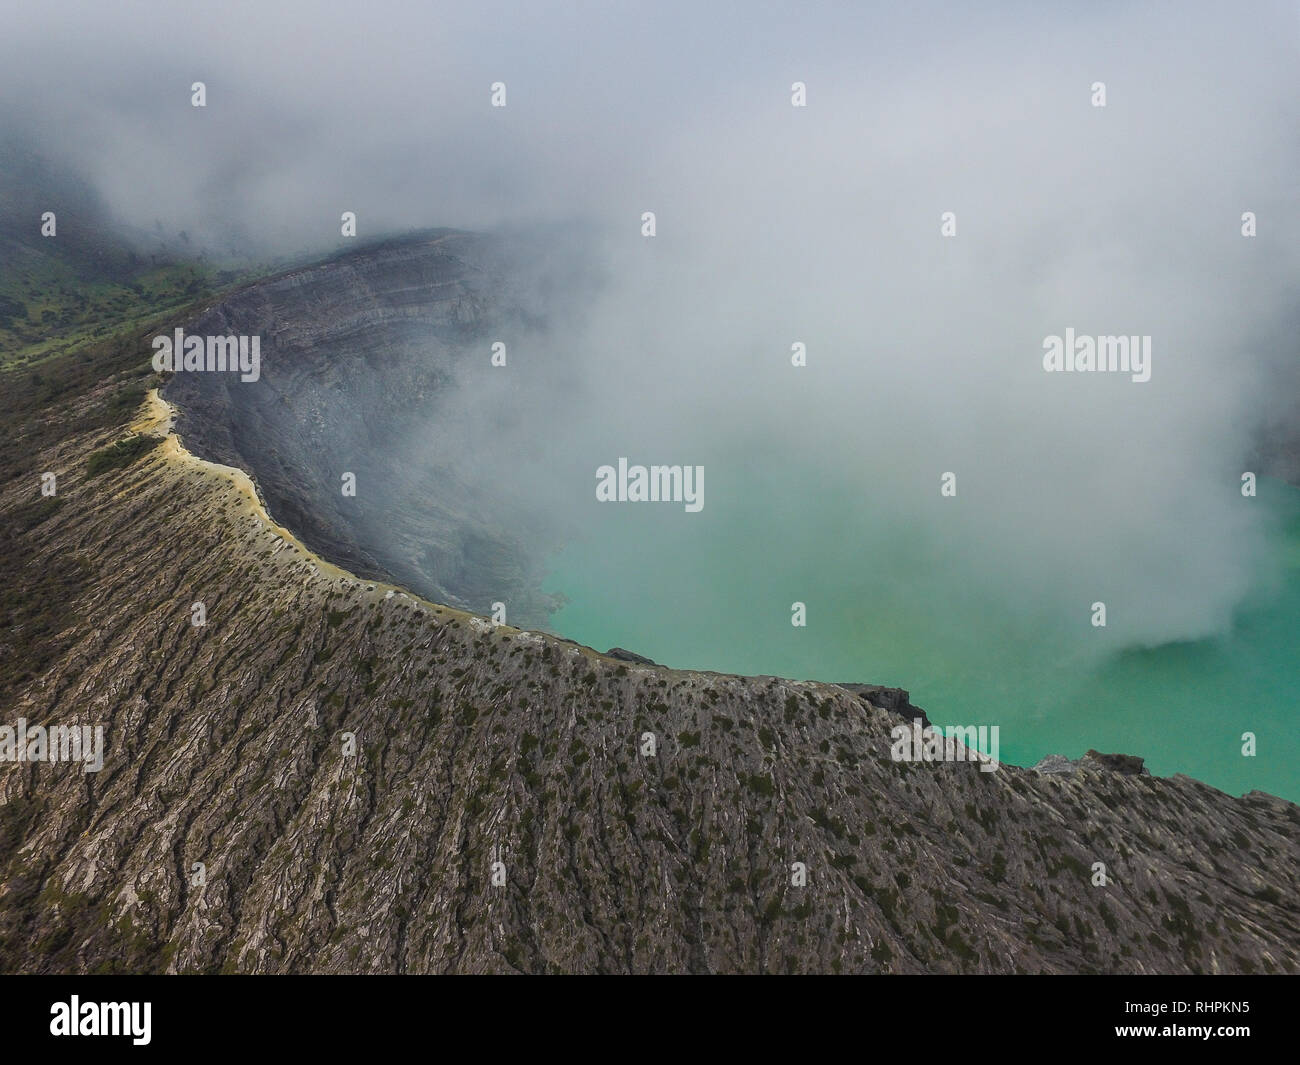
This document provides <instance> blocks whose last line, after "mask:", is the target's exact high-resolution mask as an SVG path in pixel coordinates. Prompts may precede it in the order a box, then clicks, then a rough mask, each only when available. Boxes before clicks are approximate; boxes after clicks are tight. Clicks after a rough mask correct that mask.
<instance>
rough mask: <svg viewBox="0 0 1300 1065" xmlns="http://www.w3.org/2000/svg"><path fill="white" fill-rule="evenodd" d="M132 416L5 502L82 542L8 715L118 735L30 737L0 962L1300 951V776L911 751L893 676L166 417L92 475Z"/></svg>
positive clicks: (1, 855)
mask: <svg viewBox="0 0 1300 1065" xmlns="http://www.w3.org/2000/svg"><path fill="white" fill-rule="evenodd" d="M116 435H117V432H115V431H100V432H99V433H98V434H82V435H79V436H75V437H72V438H70V439H67V440H64V441H62V442H61V443H60V444H59V445H58V447H57V448H54V449H53V450H48V451H47V450H43V451H42V452H41V453H39V454H38V455H36V456H35V461H37V462H38V463H40V464H41V465H40V466H39V467H38V468H49V469H57V470H59V471H61V475H60V484H61V486H62V487H61V489H60V497H61V499H62V500H63V502H62V504H61V505H60V506H59V507H58V508H57V509H53V510H50V511H48V512H45V511H42V512H41V513H39V514H33V515H28V516H27V517H26V518H25V519H24V521H23V522H20V523H19V522H14V521H12V520H11V519H13V516H14V515H16V514H27V510H29V509H30V484H27V483H23V484H19V483H18V482H17V481H15V482H13V483H10V484H8V485H7V486H6V487H5V488H4V490H3V494H2V495H0V515H3V517H4V519H5V521H6V528H11V529H12V533H11V535H12V537H13V545H14V546H15V547H16V548H18V549H21V550H22V551H23V552H24V558H25V559H27V562H26V565H27V566H29V567H30V569H31V572H46V571H48V570H51V569H52V568H54V567H56V566H58V565H59V563H60V560H61V559H66V558H68V557H69V556H72V555H75V556H77V557H78V558H80V559H81V560H82V561H81V562H80V564H79V565H80V568H79V569H78V571H77V573H76V574H75V575H74V577H69V583H68V585H67V591H66V592H65V594H66V596H67V612H66V614H65V615H63V617H64V621H63V625H64V626H65V629H64V631H63V632H62V633H61V635H60V638H59V641H58V644H57V648H56V649H54V650H52V651H51V652H50V653H49V654H48V655H46V656H45V657H44V658H43V659H42V660H41V662H40V664H39V670H38V672H37V674H36V675H35V676H34V677H32V678H31V679H30V680H28V681H25V682H23V683H22V684H20V685H19V686H18V688H17V689H16V694H15V696H14V698H13V700H12V701H11V702H10V704H9V705H8V706H7V707H6V713H7V714H8V715H12V716H14V717H17V716H19V715H21V716H23V717H25V718H26V719H27V720H28V721H30V722H32V723H46V724H58V723H71V722H82V723H86V722H90V723H99V724H101V725H102V726H103V727H104V729H105V733H106V743H107V750H106V752H105V759H104V766H103V769H102V771H101V772H99V773H97V774H83V773H82V772H80V771H79V769H78V768H76V767H71V766H55V765H45V764H43V765H32V764H21V765H20V764H14V763H3V764H0V970H4V971H28V972H50V971H74V972H86V971H92V970H101V969H106V970H114V969H117V970H126V971H137V970H143V969H157V970H165V971H195V970H197V971H218V970H225V971H246V972H288V971H300V972H353V971H361V972H509V971H518V970H522V971H529V972H554V971H565V972H666V971H672V972H680V971H693V972H706V971H742V972H780V971H813V972H841V971H842V972H947V971H965V972H1012V971H1019V972H1080V971H1105V972H1184V971H1204V972H1227V971H1245V970H1251V971H1286V972H1297V971H1300V914H1298V913H1297V910H1296V909H1295V902H1294V885H1295V883H1296V882H1297V881H1298V880H1300V808H1297V807H1296V806H1294V805H1292V804H1290V803H1287V802H1284V801H1282V800H1280V799H1275V798H1271V797H1269V796H1264V795H1259V794H1252V795H1248V796H1245V797H1243V798H1232V797H1230V796H1227V795H1225V794H1223V793H1221V792H1218V791H1215V790H1214V789H1212V788H1209V787H1206V786H1205V785H1203V784H1199V783H1197V782H1195V781H1192V780H1189V779H1187V778H1185V777H1177V778H1174V779H1171V780H1166V779H1159V778H1154V777H1151V776H1147V775H1129V774H1126V773H1123V772H1116V771H1114V770H1112V769H1110V768H1108V767H1107V765H1106V764H1104V762H1099V761H1097V760H1096V759H1092V758H1084V759H1081V760H1080V762H1079V764H1078V765H1077V767H1075V768H1074V771H1073V772H1071V773H1070V774H1068V775H1059V776H1058V775H1050V774H1045V773H1035V772H1032V771H1030V770H1023V769H1018V768H1016V767H1014V766H1010V765H1006V764H1005V763H1004V764H1003V765H1002V766H1001V767H1000V768H999V769H998V770H997V771H996V772H982V771H980V769H979V767H978V766H977V765H976V764H974V763H970V762H933V763H911V764H909V763H900V762H895V761H893V760H892V759H891V757H890V746H891V736H890V730H891V728H892V727H893V726H894V725H895V724H896V723H897V722H898V721H899V720H900V717H899V711H900V710H902V711H904V712H906V713H908V714H910V713H911V712H912V710H914V709H915V708H912V707H911V705H910V701H909V700H908V699H907V696H906V693H903V692H901V691H900V690H899V689H883V688H878V687H873V686H870V685H850V686H839V685H833V684H819V683H812V682H801V681H790V680H783V679H779V678H771V677H766V678H744V677H735V676H725V675H719V674H713V673H696V672H686V671H674V670H670V669H666V668H663V667H655V666H648V665H641V664H638V663H634V662H623V661H618V660H616V659H611V658H609V657H607V656H605V655H601V654H598V653H596V652H594V651H592V650H591V649H589V648H583V647H578V646H575V645H573V644H571V643H567V642H564V641H561V640H557V639H554V638H551V637H548V636H544V635H541V634H538V633H529V632H521V631H519V630H516V629H512V628H507V627H504V626H502V627H494V626H492V625H491V624H489V623H487V622H484V621H483V620H481V619H478V618H473V617H470V616H468V615H465V614H462V613H458V612H456V611H451V610H447V609H444V608H439V607H435V606H433V605H431V604H428V603H425V602H423V601H420V600H418V599H417V598H414V597H412V596H411V595H410V594H409V593H407V592H405V591H403V590H401V589H392V588H385V587H384V586H383V585H382V584H377V583H375V582H367V581H359V580H356V579H355V578H353V577H351V576H349V575H347V574H343V573H339V572H337V571H333V570H331V569H330V568H329V567H328V566H325V565H324V564H322V563H320V562H318V561H316V560H313V559H312V558H310V557H308V556H307V554H306V553H305V552H304V551H303V550H302V549H301V548H299V547H296V546H295V545H294V544H293V543H292V542H290V541H289V540H287V539H286V538H285V536H284V535H283V534H281V533H279V532H277V531H276V530H275V529H273V528H272V527H270V526H269V525H268V524H267V522H266V520H265V519H264V518H263V517H261V516H260V515H259V514H258V513H257V508H256V504H255V501H254V500H253V499H251V498H250V496H249V495H248V494H247V493H246V492H243V491H241V490H240V483H239V481H238V479H237V478H236V477H234V475H233V474H225V473H221V472H220V471H214V470H213V469H212V468H211V467H207V466H204V465H202V464H200V463H198V462H195V461H192V460H187V459H186V458H185V456H184V455H183V453H181V452H180V451H178V450H177V449H176V448H175V445H174V444H173V443H168V444H164V445H163V446H160V447H157V448H154V449H153V450H152V451H150V452H148V453H147V454H146V455H144V457H142V458H139V459H138V460H137V461H136V462H135V463H134V464H132V465H130V466H128V467H127V468H125V469H122V470H117V471H113V472H109V473H106V474H104V475H102V476H101V477H99V478H95V479H90V478H88V477H87V476H86V475H85V455H86V453H87V452H89V451H90V450H91V449H92V448H94V447H99V446H102V445H103V444H105V443H107V442H109V441H111V440H112V439H114V438H115V436H116ZM24 508H27V510H25V509H24ZM390 593H391V594H390ZM196 601H202V602H204V603H205V605H206V624H205V625H203V626H195V625H193V624H192V604H193V603H195V602H196ZM846 688H847V689H848V690H846ZM891 703H892V704H893V706H892V708H891V706H890V705H889V704H891ZM647 736H649V737H651V738H652V739H653V741H654V742H653V744H649V743H648V742H647ZM349 737H351V740H352V741H354V742H355V747H351V746H350V745H349ZM651 748H653V753H647V751H650V750H651ZM1096 863H1103V864H1104V867H1105V869H1104V875H1105V877H1106V881H1105V886H1098V885H1097V883H1096V879H1095V878H1096V876H1097V872H1096V869H1097V864H1096ZM200 868H201V870H202V878H201V879H200V877H199V870H200ZM800 870H802V873H801V872H800Z"/></svg>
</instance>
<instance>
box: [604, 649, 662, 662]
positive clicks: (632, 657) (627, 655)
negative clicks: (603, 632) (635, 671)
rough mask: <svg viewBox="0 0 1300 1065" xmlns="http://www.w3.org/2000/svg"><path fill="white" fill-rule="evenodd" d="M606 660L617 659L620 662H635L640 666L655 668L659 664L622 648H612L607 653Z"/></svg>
mask: <svg viewBox="0 0 1300 1065" xmlns="http://www.w3.org/2000/svg"><path fill="white" fill-rule="evenodd" d="M605 657H606V658H616V659H618V661H620V662H635V663H636V664H637V665H639V666H653V665H656V664H657V663H656V662H654V661H653V660H652V659H649V658H646V657H645V656H644V655H639V654H635V653H634V652H632V651H628V650H625V649H624V648H622V647H611V648H610V649H609V650H608V651H606V652H605Z"/></svg>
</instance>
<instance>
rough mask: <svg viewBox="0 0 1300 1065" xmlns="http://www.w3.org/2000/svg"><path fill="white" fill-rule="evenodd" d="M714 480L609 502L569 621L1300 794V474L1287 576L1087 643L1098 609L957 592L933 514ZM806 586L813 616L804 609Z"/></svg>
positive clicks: (748, 669) (607, 637) (665, 654)
mask: <svg viewBox="0 0 1300 1065" xmlns="http://www.w3.org/2000/svg"><path fill="white" fill-rule="evenodd" d="M710 493H711V494H710V497H709V501H708V506H707V508H706V510H705V511H704V512H703V513H701V514H698V515H691V516H689V517H688V518H686V520H683V516H682V514H681V509H680V507H677V508H673V507H672V506H670V505H669V506H666V507H661V506H659V505H651V506H635V505H614V506H605V507H600V508H597V509H595V510H593V512H592V518H591V520H590V521H589V523H588V532H587V534H586V535H585V536H584V537H583V538H582V539H581V540H579V541H575V542H573V543H570V544H569V545H568V546H567V547H565V548H564V550H562V551H561V552H560V553H559V554H558V555H557V556H556V557H555V558H554V559H552V565H551V569H550V574H549V578H548V582H547V585H546V587H547V590H548V591H550V592H558V593H560V594H562V595H563V596H564V597H565V598H566V599H567V603H566V605H565V606H564V607H562V608H561V609H560V610H559V611H558V612H557V613H556V614H554V615H553V617H552V619H551V627H552V629H553V630H554V631H556V632H557V633H559V634H560V635H562V636H566V637H569V638H571V639H575V640H578V641H579V642H581V643H584V644H588V645H590V646H592V647H596V648H598V649H600V650H605V649H606V648H609V647H613V646H621V647H626V648H628V649H629V650H632V651H635V652H637V653H638V654H643V655H645V656H647V657H649V658H652V659H654V660H655V661H657V662H661V663H664V664H665V665H670V666H673V667H676V668H684V669H704V670H714V671H717V672H725V673H740V674H756V675H757V674H769V675H776V676H783V677H790V678H796V679H816V680H825V681H837V682H838V681H860V682H863V683H871V684H886V685H891V686H897V687H902V688H907V689H908V690H909V691H910V692H911V695H912V701H913V702H914V703H915V704H916V705H917V706H921V707H924V708H925V710H926V712H927V713H928V715H929V717H930V719H931V720H932V721H933V722H934V723H935V724H936V725H941V726H946V725H950V724H961V725H980V724H987V725H998V726H1000V736H1001V751H1000V755H1001V759H1002V760H1003V761H1004V762H1009V763H1013V764H1016V765H1032V764H1034V763H1035V762H1037V761H1038V760H1039V759H1040V758H1042V757H1043V756H1045V755H1048V754H1064V755H1067V756H1068V757H1072V758H1077V757H1078V756H1080V755H1081V754H1083V753H1084V752H1085V751H1086V750H1087V749H1088V748H1096V749H1098V750H1101V751H1106V752H1123V753H1128V754H1136V755H1140V756H1142V757H1144V758H1145V759H1146V764H1147V767H1148V768H1149V769H1150V770H1151V771H1152V772H1153V773H1155V774H1157V775H1172V774H1174V773H1186V774H1188V775H1189V776H1192V777H1195V778H1197V779H1199V780H1203V781H1205V782H1206V783H1208V784H1211V785H1213V786H1214V787H1216V788H1220V789H1222V790H1223V791H1226V792H1229V793H1231V794H1234V795H1239V794H1243V793H1245V792H1247V791H1251V790H1256V789H1258V790H1261V791H1266V792H1270V793H1272V794H1274V795H1279V796H1282V797H1284V798H1287V799H1290V800H1292V801H1300V666H1298V664H1297V663H1298V661H1300V654H1298V653H1297V652H1298V650H1300V489H1296V488H1293V487H1291V486H1289V485H1285V484H1282V483H1280V482H1276V481H1267V480H1261V481H1260V486H1259V493H1260V494H1259V498H1258V499H1257V500H1255V501H1253V503H1254V504H1255V505H1259V506H1262V507H1266V508H1268V509H1269V512H1270V513H1271V515H1272V516H1273V518H1274V519H1275V527H1276V529H1277V530H1278V531H1277V534H1276V536H1275V537H1274V538H1273V550H1274V552H1275V554H1276V558H1275V559H1274V561H1275V562H1276V563H1277V565H1276V566H1275V567H1274V570H1275V572H1278V571H1280V573H1281V574H1282V576H1281V579H1280V580H1276V581H1270V582H1268V584H1267V586H1261V587H1259V588H1257V589H1254V590H1253V591H1252V592H1251V593H1250V594H1249V595H1247V596H1246V597H1245V598H1244V600H1243V601H1242V602H1241V603H1240V604H1239V605H1238V607H1237V609H1236V611H1235V614H1234V617H1233V620H1232V624H1231V626H1230V627H1227V629H1226V631H1224V632H1223V633H1221V634H1220V635H1217V636H1215V637H1213V638H1208V639H1201V640H1196V641H1189V642H1179V643H1170V644H1164V645H1160V646H1155V647H1148V648H1130V649H1121V650H1115V651H1112V652H1110V653H1107V654H1105V655H1101V656H1099V655H1096V654H1080V653H1078V648H1079V647H1080V645H1081V641H1083V640H1085V639H1086V638H1087V632H1086V624H1087V622H1086V621H1081V622H1078V624H1066V623H1065V622H1064V621H1063V620H1061V619H1059V618H1055V617H1050V618H1042V617H1037V618H1026V617H1024V616H1020V615H1018V614H1017V613H1016V611H1015V609H1014V608H1013V606H1011V605H1008V604H1005V603H1004V604H999V603H997V602H996V600H994V601H990V600H989V599H988V597H986V596H984V597H981V596H979V595H977V594H975V593H973V592H964V591H957V592H954V590H953V589H954V587H957V588H960V587H961V586H960V583H959V582H956V581H955V579H954V578H953V574H952V573H949V572H946V571H945V568H944V564H943V560H942V559H941V558H935V557H934V556H933V555H931V554H928V553H927V551H926V550H925V547H924V538H923V537H920V536H917V535H916V530H909V529H890V528H888V527H886V526H885V525H884V524H883V517H882V519H881V520H882V524H881V525H879V526H878V527H875V528H864V527H863V526H862V521H861V516H860V515H859V514H856V513H855V514H848V513H845V514H842V515H826V514H824V513H823V514H821V515H819V521H818V523H817V524H816V525H815V526H808V524H807V523H796V522H792V521H787V522H785V523H784V524H782V523H781V522H779V521H777V522H775V523H773V522H772V521H771V520H770V519H769V517H768V515H767V514H766V512H765V511H764V510H763V508H762V507H761V506H758V505H756V504H754V503H752V502H748V500H749V499H750V498H751V497H750V496H748V495H746V496H742V495H741V494H740V493H737V494H736V495H735V496H733V497H730V498H729V497H727V495H726V494H725V488H723V487H720V486H718V485H717V484H716V483H714V484H711V485H710ZM850 530H851V531H850ZM796 600H797V601H802V602H806V603H807V604H808V624H807V627H806V628H802V629H800V628H795V627H793V626H791V624H790V604H791V603H792V602H794V601H796ZM1072 620H1073V621H1078V619H1072ZM1245 732H1251V733H1254V734H1255V736H1256V742H1257V753H1256V754H1255V756H1254V757H1244V756H1243V754H1242V734H1243V733H1245Z"/></svg>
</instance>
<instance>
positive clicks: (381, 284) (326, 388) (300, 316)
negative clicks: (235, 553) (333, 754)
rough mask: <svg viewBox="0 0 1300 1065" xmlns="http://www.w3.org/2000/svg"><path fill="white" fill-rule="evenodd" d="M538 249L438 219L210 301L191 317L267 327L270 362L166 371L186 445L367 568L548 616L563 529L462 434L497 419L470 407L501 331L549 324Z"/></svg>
mask: <svg viewBox="0 0 1300 1065" xmlns="http://www.w3.org/2000/svg"><path fill="white" fill-rule="evenodd" d="M529 253H530V249H529V248H528V247H527V246H525V245H524V243H523V242H522V240H521V241H520V242H518V244H517V245H510V244H508V243H507V242H505V241H502V240H498V239H493V238H488V237H482V236H476V235H471V234H465V233H456V232H439V233H436V234H433V235H426V236H422V237H418V238H409V239H406V240H401V241H394V242H389V243H385V244H383V245H380V246H376V247H372V248H367V249H362V250H360V251H356V252H350V253H347V254H344V255H340V256H337V257H335V258H334V259H332V260H329V261H327V262H325V263H322V264H317V265H314V266H311V267H308V268H304V269H301V270H296V271H292V272H290V273H287V274H284V275H282V276H279V277H276V278H273V279H271V280H268V281H264V282H260V283H258V284H255V285H253V286H251V287H249V288H246V289H244V290H243V291H241V292H239V293H237V294H236V295H234V296H232V297H230V298H227V299H225V300H223V301H222V302H220V303H218V304H216V305H214V306H212V307H211V308H209V309H208V310H207V311H206V312H204V313H203V314H201V315H200V316H199V317H198V318H197V319H195V320H193V321H190V322H186V323H183V325H184V329H185V331H186V333H187V334H197V335H200V336H206V335H213V336H232V335H240V334H242V335H248V336H253V335H256V336H259V337H260V338H261V339H260V375H259V379H258V380H256V381H251V382H249V381H242V380H240V379H239V375H237V374H234V373H230V372H227V373H206V372H205V373H179V374H177V375H176V376H175V377H174V378H172V380H171V381H170V382H169V383H168V385H167V388H166V393H165V394H166V396H167V398H168V400H169V401H171V402H172V403H174V404H175V405H176V406H177V407H178V408H179V409H180V411H181V421H180V426H179V428H180V432H181V435H182V436H183V437H184V439H185V441H186V445H187V447H189V448H190V449H191V450H192V451H193V452H194V453H195V454H198V455H201V456H203V457H204V458H208V459H212V460H213V461H216V462H219V463H223V464H226V465H231V466H237V467H239V468H241V469H244V470H247V471H248V472H249V473H250V474H251V475H252V477H253V479H254V481H255V482H256V484H257V486H258V489H259V491H260V492H261V494H262V496H263V498H264V499H265V500H266V502H267V504H268V506H269V508H270V511H271V513H272V514H273V515H274V516H275V518H276V519H277V520H279V521H281V522H283V523H285V524H286V525H288V526H289V527H290V528H292V529H294V530H295V531H296V532H297V533H298V534H299V535H300V536H301V537H302V538H303V539H304V540H305V541H306V542H307V544H309V545H310V546H311V547H312V548H313V549H314V550H317V551H319V552H321V553H322V554H324V555H325V556H326V557H328V558H330V559H331V560H333V561H335V562H337V563H339V564H340V565H344V566H347V567H348V568H350V569H351V570H353V571H355V572H357V573H358V574H361V575H364V576H371V577H389V578H391V579H395V580H398V581H400V582H402V583H404V584H406V585H408V586H410V587H411V588H413V589H415V590H417V591H419V592H421V593H422V594H425V595H428V596H430V597H432V598H434V599H436V600H438V601H440V602H445V603H448V604H451V605H454V606H458V607H462V608H464V609H467V610H471V611H473V612H475V613H480V614H488V613H490V612H491V605H492V603H493V602H497V601H502V602H508V603H509V605H510V619H511V620H512V621H518V622H520V623H523V624H528V625H541V624H543V623H544V621H545V619H546V617H547V616H548V613H549V611H550V610H551V609H552V608H553V604H552V602H551V600H550V599H549V598H548V597H546V596H544V595H543V594H542V593H541V592H540V590H539V587H538V585H539V577H540V573H539V568H538V567H539V564H540V562H541V560H542V558H543V557H544V556H545V554H546V552H547V551H548V550H549V549H550V546H551V545H549V544H547V543H546V542H544V537H543V532H542V530H541V528H540V526H539V525H538V523H537V522H536V521H534V520H533V516H532V515H530V514H529V513H528V512H527V510H526V509H524V508H522V507H520V506H518V505H517V504H516V501H515V500H513V499H511V498H510V495H509V489H508V486H505V485H502V484H498V483H497V482H496V481H495V479H494V478H493V477H492V476H491V475H490V473H487V472H484V470H483V468H482V467H481V466H480V465H479V464H478V463H477V462H476V458H477V457H479V456H477V455H476V451H475V448H476V446H478V444H481V440H480V441H479V442H477V443H476V442H475V441H473V440H471V439H468V438H469V437H471V436H472V435H473V434H475V433H476V432H477V433H484V434H485V433H487V432H488V431H490V429H489V428H488V427H485V426H482V425H481V424H480V425H475V424H474V423H473V420H472V419H471V418H469V417H467V416H466V415H465V412H464V409H463V408H464V407H465V406H466V405H467V404H468V403H471V402H473V401H474V400H475V399H476V398H477V397H479V396H480V395H481V386H482V383H483V382H485V381H486V380H487V378H486V377H485V374H486V373H487V372H488V371H489V370H490V363H489V359H490V353H491V344H492V343H493V342H494V340H495V339H496V338H499V337H505V338H508V339H509V340H510V341H511V343H512V344H514V343H516V342H518V341H519V340H520V339H521V338H524V337H537V336H539V335H542V334H544V333H545V332H546V330H547V329H548V328H551V323H548V321H547V320H546V319H545V317H544V316H543V313H542V310H541V309H540V307H541V302H542V301H541V299H540V298H539V286H542V285H544V284H545V283H546V280H547V277H548V276H549V275H548V274H547V272H546V269H542V268H538V267H537V266H536V265H535V264H533V263H531V262H530V261H528V259H527V256H528V254H529ZM549 269H552V270H554V269H561V270H563V269H567V268H566V267H564V266H563V265H562V264H561V265H560V266H559V267H549ZM178 324H182V323H178ZM494 413H497V412H496V411H495V410H494ZM345 474H351V475H352V476H353V477H354V478H355V495H348V494H345V484H344V475H345Z"/></svg>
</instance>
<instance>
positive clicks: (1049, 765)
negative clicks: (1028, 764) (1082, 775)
mask: <svg viewBox="0 0 1300 1065" xmlns="http://www.w3.org/2000/svg"><path fill="white" fill-rule="evenodd" d="M1078 768H1079V762H1078V760H1077V759H1076V760H1074V761H1071V760H1070V759H1069V758H1066V757H1065V755H1063V754H1049V755H1048V756H1047V757H1046V758H1043V759H1041V760H1040V761H1038V762H1037V763H1036V764H1035V765H1034V766H1033V769H1034V772H1036V773H1063V774H1066V775H1069V774H1071V773H1073V772H1075V771H1076V770H1077V769H1078Z"/></svg>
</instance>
